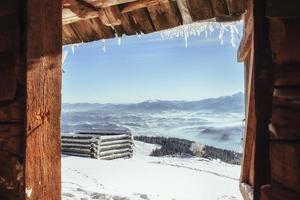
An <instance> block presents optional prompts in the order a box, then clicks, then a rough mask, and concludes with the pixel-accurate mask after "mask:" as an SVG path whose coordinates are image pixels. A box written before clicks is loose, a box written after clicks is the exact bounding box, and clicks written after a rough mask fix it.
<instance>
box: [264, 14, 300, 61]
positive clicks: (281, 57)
mask: <svg viewBox="0 0 300 200" xmlns="http://www.w3.org/2000/svg"><path fill="white" fill-rule="evenodd" d="M299 34H300V20H297V19H288V20H284V19H279V18H272V19H270V32H269V36H270V43H271V47H272V53H273V58H274V62H275V63H276V64H277V65H283V64H291V63H300V57H299V51H300V41H299V40H298V37H299Z"/></svg>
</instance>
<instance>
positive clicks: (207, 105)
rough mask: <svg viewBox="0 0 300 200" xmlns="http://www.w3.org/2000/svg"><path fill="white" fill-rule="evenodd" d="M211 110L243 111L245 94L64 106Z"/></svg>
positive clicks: (70, 105)
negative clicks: (191, 99)
mask: <svg viewBox="0 0 300 200" xmlns="http://www.w3.org/2000/svg"><path fill="white" fill-rule="evenodd" d="M203 109H209V110H214V111H223V112H226V111H229V112H232V111H243V110H244V93H242V92H239V93H236V94H233V95H231V96H221V97H218V98H209V99H202V100H199V101H164V100H147V101H144V102H141V103H135V104H98V103H94V104H89V103H75V104H69V103H64V104H63V111H68V110H73V111H75V110H77V111H84V110H85V111H89V110H119V111H154V112H157V111H166V110H203Z"/></svg>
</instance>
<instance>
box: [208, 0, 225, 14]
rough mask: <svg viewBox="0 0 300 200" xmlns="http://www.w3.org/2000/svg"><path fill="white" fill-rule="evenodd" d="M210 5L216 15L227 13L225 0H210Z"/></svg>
mask: <svg viewBox="0 0 300 200" xmlns="http://www.w3.org/2000/svg"><path fill="white" fill-rule="evenodd" d="M211 6H212V9H213V12H214V15H215V16H216V17H218V16H224V15H225V16H226V15H229V11H228V8H227V2H226V0H212V1H211Z"/></svg>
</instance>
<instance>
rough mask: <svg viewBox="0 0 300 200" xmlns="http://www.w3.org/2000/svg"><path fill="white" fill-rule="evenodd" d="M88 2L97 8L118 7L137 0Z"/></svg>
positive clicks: (91, 0) (97, 0)
mask: <svg viewBox="0 0 300 200" xmlns="http://www.w3.org/2000/svg"><path fill="white" fill-rule="evenodd" d="M85 1H86V2H88V3H90V4H92V5H93V6H95V7H101V8H104V7H109V6H116V5H120V4H124V3H130V2H134V1H137V0H85Z"/></svg>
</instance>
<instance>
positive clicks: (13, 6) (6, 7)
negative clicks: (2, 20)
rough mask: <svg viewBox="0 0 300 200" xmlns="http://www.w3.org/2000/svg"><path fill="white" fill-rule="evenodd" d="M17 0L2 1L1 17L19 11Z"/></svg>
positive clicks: (0, 5)
mask: <svg viewBox="0 0 300 200" xmlns="http://www.w3.org/2000/svg"><path fill="white" fill-rule="evenodd" d="M17 8H18V7H17V0H10V1H0V17H3V16H5V15H13V14H16V13H17Z"/></svg>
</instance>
